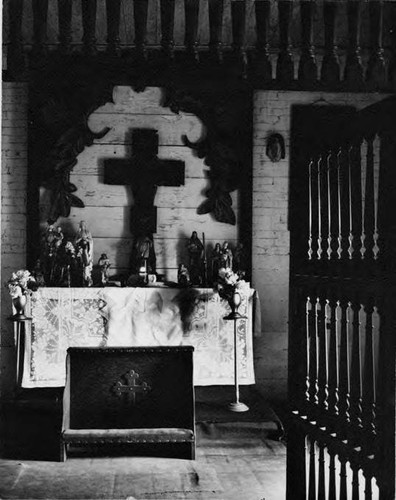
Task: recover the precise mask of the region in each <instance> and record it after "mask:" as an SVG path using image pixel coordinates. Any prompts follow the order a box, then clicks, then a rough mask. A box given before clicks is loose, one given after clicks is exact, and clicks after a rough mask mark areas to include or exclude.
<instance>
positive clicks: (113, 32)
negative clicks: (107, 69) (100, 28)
mask: <svg viewBox="0 0 396 500" xmlns="http://www.w3.org/2000/svg"><path fill="white" fill-rule="evenodd" d="M120 7H121V0H106V15H107V52H108V53H109V54H112V55H118V54H119V53H120V51H121V48H120Z"/></svg>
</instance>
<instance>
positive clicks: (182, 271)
mask: <svg viewBox="0 0 396 500" xmlns="http://www.w3.org/2000/svg"><path fill="white" fill-rule="evenodd" d="M177 282H178V283H179V285H181V286H188V285H189V284H190V275H189V273H188V269H187V267H186V266H185V265H184V264H179V269H178V271H177Z"/></svg>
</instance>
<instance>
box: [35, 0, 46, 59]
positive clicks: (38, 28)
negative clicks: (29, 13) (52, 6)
mask: <svg viewBox="0 0 396 500" xmlns="http://www.w3.org/2000/svg"><path fill="white" fill-rule="evenodd" d="M32 5H33V55H34V56H35V57H37V58H40V57H43V56H44V55H45V54H46V52H47V47H46V41H47V16H48V0H33V3H32Z"/></svg>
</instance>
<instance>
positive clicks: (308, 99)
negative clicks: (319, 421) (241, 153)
mask: <svg viewBox="0 0 396 500" xmlns="http://www.w3.org/2000/svg"><path fill="white" fill-rule="evenodd" d="M384 97H385V96H384V95H379V94H349V93H340V94H328V93H319V92H314V93H311V92H279V91H257V92H256V93H255V95H254V117H253V121H254V123H253V130H254V131H253V134H254V135H253V179H254V181H253V221H252V235H253V250H252V267H253V279H252V284H253V287H254V288H256V289H257V290H258V292H259V296H260V297H261V314H262V324H261V327H262V328H261V329H262V334H261V337H259V338H258V339H256V342H255V369H256V382H257V384H258V386H259V388H260V390H261V392H263V393H264V394H265V396H267V397H269V398H272V399H276V400H285V399H286V397H287V345H288V342H287V339H288V307H289V303H288V299H289V249H290V245H289V231H288V227H287V215H288V190H289V144H290V120H291V108H292V106H293V105H295V104H314V103H322V105H326V103H328V104H334V105H349V106H350V105H352V106H355V107H356V108H357V109H360V108H364V107H366V106H369V105H370V104H373V103H374V102H376V101H379V100H381V99H383V98H384ZM323 103H324V104H323ZM273 132H276V133H279V134H281V135H282V136H283V137H284V139H285V146H286V157H285V158H284V159H283V160H281V161H280V162H279V163H272V162H271V160H270V159H269V158H268V157H267V156H266V154H265V147H266V139H267V137H268V136H269V135H270V134H271V133H273Z"/></svg>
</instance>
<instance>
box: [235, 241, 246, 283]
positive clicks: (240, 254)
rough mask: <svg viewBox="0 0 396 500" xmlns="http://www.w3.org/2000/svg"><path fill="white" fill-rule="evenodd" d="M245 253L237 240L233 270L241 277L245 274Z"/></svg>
mask: <svg viewBox="0 0 396 500" xmlns="http://www.w3.org/2000/svg"><path fill="white" fill-rule="evenodd" d="M246 265H247V255H246V250H245V247H244V246H243V243H241V242H239V243H238V244H237V246H236V249H235V253H234V271H235V272H236V273H237V275H238V276H239V277H240V278H241V279H243V278H245V275H246Z"/></svg>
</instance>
